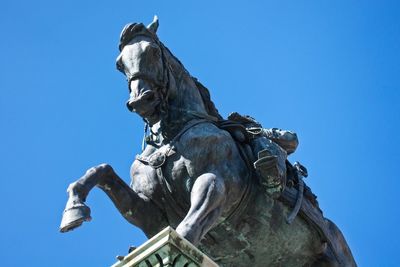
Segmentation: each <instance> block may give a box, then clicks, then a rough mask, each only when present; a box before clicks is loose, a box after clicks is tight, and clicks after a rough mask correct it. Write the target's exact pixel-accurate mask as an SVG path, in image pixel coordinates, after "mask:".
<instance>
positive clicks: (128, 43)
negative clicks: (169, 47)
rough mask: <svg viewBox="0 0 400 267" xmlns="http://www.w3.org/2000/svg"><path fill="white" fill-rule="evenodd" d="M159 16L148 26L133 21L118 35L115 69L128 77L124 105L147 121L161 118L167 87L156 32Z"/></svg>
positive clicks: (164, 63) (162, 57)
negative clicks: (126, 95) (118, 53)
mask: <svg viewBox="0 0 400 267" xmlns="http://www.w3.org/2000/svg"><path fill="white" fill-rule="evenodd" d="M157 28H158V19H157V17H155V18H154V21H153V22H152V23H151V24H150V25H149V26H147V27H145V26H144V25H143V24H141V23H140V24H137V23H132V24H128V25H126V26H125V27H124V29H123V30H122V33H121V38H120V44H119V49H120V52H121V53H120V55H119V56H118V58H117V69H118V70H120V71H121V72H123V73H124V74H125V75H126V77H127V80H128V87H129V93H130V97H129V100H128V102H127V107H128V109H129V110H130V111H134V112H136V113H138V114H139V115H140V116H141V117H143V118H144V119H146V120H147V121H148V122H149V123H150V124H154V123H155V122H157V121H158V120H160V114H161V113H160V109H161V108H162V107H161V106H162V104H163V101H165V99H166V95H167V93H168V92H167V90H168V88H167V87H168V80H169V78H168V75H169V74H168V70H167V67H166V62H165V60H166V59H165V56H164V52H163V48H162V45H161V43H160V42H159V40H158V38H157V36H156V31H157Z"/></svg>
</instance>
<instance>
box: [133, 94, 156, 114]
mask: <svg viewBox="0 0 400 267" xmlns="http://www.w3.org/2000/svg"><path fill="white" fill-rule="evenodd" d="M154 100H155V94H154V92H153V91H150V90H149V91H146V92H144V93H143V94H141V95H140V96H138V97H136V98H132V97H131V98H130V99H129V100H128V101H127V102H126V106H127V108H128V109H129V111H131V112H132V111H134V112H137V113H139V114H140V115H144V114H146V113H148V112H149V111H150V110H152V109H153V106H154V104H153V102H154Z"/></svg>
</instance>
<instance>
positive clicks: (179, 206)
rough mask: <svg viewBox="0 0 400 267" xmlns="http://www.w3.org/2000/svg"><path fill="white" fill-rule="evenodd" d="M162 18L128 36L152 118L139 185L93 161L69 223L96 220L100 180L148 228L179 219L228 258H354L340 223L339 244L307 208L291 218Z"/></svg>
mask: <svg viewBox="0 0 400 267" xmlns="http://www.w3.org/2000/svg"><path fill="white" fill-rule="evenodd" d="M157 26H158V23H157V22H154V23H153V24H151V25H150V26H149V27H148V28H146V27H144V26H143V25H142V24H131V25H129V26H127V27H125V29H124V31H123V33H122V36H121V45H120V50H121V55H120V56H119V58H118V61H117V64H118V67H119V69H120V70H122V71H123V72H125V74H126V75H127V77H128V81H129V87H130V96H131V97H130V100H129V101H128V108H129V109H130V110H133V111H135V112H137V113H138V114H139V115H141V116H142V117H143V118H144V119H146V120H147V121H148V123H149V124H150V125H151V126H152V134H151V136H150V137H149V140H148V142H147V143H148V145H147V147H146V148H145V150H144V151H143V153H142V154H141V155H140V156H138V157H137V159H136V160H135V161H134V162H133V164H132V168H131V178H132V183H131V186H128V185H127V184H125V182H124V181H123V180H122V179H120V178H119V177H118V176H117V174H116V173H115V172H114V170H113V169H112V168H111V166H109V165H107V164H102V165H99V166H97V167H93V168H91V169H90V170H88V171H87V172H86V174H85V175H84V176H83V177H82V178H81V179H79V180H78V181H76V182H74V183H72V184H71V185H70V187H69V189H68V192H69V195H70V198H69V200H68V202H67V206H66V210H65V213H64V217H63V222H62V227H61V231H68V230H71V229H73V228H75V227H77V226H79V225H81V224H82V222H83V221H85V220H89V219H90V210H89V208H88V207H87V206H86V205H85V204H84V201H85V200H86V197H87V195H88V193H89V191H90V190H91V189H92V188H93V187H95V186H98V187H100V188H101V189H102V190H104V192H106V193H107V195H108V196H109V197H110V198H111V199H112V201H113V202H114V204H115V206H116V207H117V208H118V210H119V211H120V212H121V214H122V215H123V216H124V217H125V218H126V219H127V220H128V221H129V222H131V223H132V224H134V225H136V226H138V227H139V228H141V229H142V230H143V231H144V232H145V234H146V235H147V236H149V237H150V236H152V235H154V234H156V233H158V232H159V231H160V230H162V229H163V228H165V227H166V226H168V225H170V226H172V227H174V228H176V230H177V232H178V233H179V234H180V235H182V236H183V237H185V238H186V239H188V240H189V241H190V242H192V243H193V244H195V245H197V246H199V247H200V248H201V249H202V251H204V252H205V253H207V254H209V255H210V256H211V257H212V258H213V259H214V260H215V261H216V262H217V263H218V264H220V265H221V266H325V265H323V264H326V266H340V265H342V266H354V265H355V263H354V260H353V258H352V256H351V252H350V250H349V249H348V247H347V244H346V242H345V240H344V238H343V236H342V235H341V233H340V231H339V230H338V229H337V228H336V227H335V226H334V224H332V223H330V222H329V221H326V225H327V228H331V229H332V230H331V231H330V233H331V234H332V235H333V236H335V237H337V238H336V242H338V243H337V244H331V243H332V242H329V240H326V238H324V237H326V236H325V235H324V234H322V235H321V231H320V229H319V228H318V227H315V226H313V225H310V223H309V222H308V221H307V220H305V219H304V218H303V217H304V216H303V217H302V216H297V217H296V218H295V219H294V221H293V223H291V224H288V223H286V221H285V218H286V217H287V215H288V213H289V212H290V211H291V209H292V207H291V206H290V205H287V203H286V204H285V203H284V201H281V200H279V199H276V198H272V197H271V196H270V195H269V194H267V193H266V192H265V190H264V188H263V187H262V186H261V185H260V184H259V183H258V182H257V180H256V179H254V177H253V176H254V171H253V170H252V166H251V164H249V163H248V162H247V161H248V160H247V161H246V157H244V156H243V153H242V152H241V148H240V145H238V144H237V142H236V141H235V140H234V138H233V137H232V135H231V134H230V133H229V132H227V131H225V130H223V129H221V128H220V127H218V121H220V120H221V119H222V118H221V117H220V116H219V114H218V112H217V111H216V109H215V107H214V106H213V104H212V102H211V101H210V100H209V98H208V97H209V96H208V92H205V91H201V90H204V88H199V83H198V82H197V81H196V80H194V79H193V78H192V77H191V76H190V75H189V73H188V72H187V71H186V70H185V69H184V68H183V66H182V65H181V63H180V62H179V61H178V60H177V59H176V58H175V57H174V56H173V55H172V54H171V53H170V52H169V50H168V49H166V48H165V47H164V46H163V44H162V43H161V42H160V41H159V40H158V38H157V36H156V34H155V31H156V28H157ZM207 96H208V97H207ZM315 209H316V210H317V208H316V207H315ZM318 212H319V211H318ZM320 217H321V218H323V217H322V214H321V215H320ZM330 241H332V240H330ZM327 244H328V245H327ZM335 248H340V249H336V250H335Z"/></svg>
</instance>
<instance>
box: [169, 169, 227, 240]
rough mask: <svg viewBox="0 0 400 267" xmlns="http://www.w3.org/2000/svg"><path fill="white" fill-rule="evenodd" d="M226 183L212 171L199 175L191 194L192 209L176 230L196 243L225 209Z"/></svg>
mask: <svg viewBox="0 0 400 267" xmlns="http://www.w3.org/2000/svg"><path fill="white" fill-rule="evenodd" d="M225 192H226V190H225V184H224V182H223V180H222V179H220V178H219V177H217V175H215V174H212V173H206V174H203V175H201V176H199V177H198V178H197V179H196V182H195V183H194V185H193V188H192V190H191V196H190V203H191V204H190V209H189V212H188V213H187V215H186V217H185V218H184V219H183V221H182V222H181V223H180V224H179V225H178V227H177V228H176V231H177V232H178V233H179V234H180V235H181V236H183V237H184V238H186V239H187V240H189V241H190V242H191V243H193V244H194V245H197V244H198V243H199V242H200V239H201V238H202V237H203V236H204V235H205V234H206V233H207V231H208V230H210V229H211V228H212V226H213V225H214V224H215V222H216V221H217V219H218V218H219V216H220V215H221V213H222V211H223V205H224V203H225V200H226V195H225Z"/></svg>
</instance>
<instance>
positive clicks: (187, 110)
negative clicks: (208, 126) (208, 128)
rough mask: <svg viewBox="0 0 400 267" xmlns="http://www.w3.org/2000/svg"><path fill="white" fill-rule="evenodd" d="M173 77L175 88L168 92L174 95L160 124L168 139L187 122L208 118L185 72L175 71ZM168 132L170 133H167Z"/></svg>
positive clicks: (197, 92) (193, 85)
mask: <svg viewBox="0 0 400 267" xmlns="http://www.w3.org/2000/svg"><path fill="white" fill-rule="evenodd" d="M175 67H176V65H175ZM179 67H180V68H181V66H179ZM173 76H174V83H173V84H174V86H175V88H170V90H173V91H174V92H175V93H174V95H173V96H171V97H170V99H169V100H168V107H167V109H168V112H167V117H166V118H164V119H163V122H162V130H163V132H164V134H163V135H164V136H169V137H173V135H175V134H177V133H178V132H179V131H180V130H181V129H182V128H183V127H184V126H185V124H186V123H187V122H189V121H191V120H193V119H199V118H207V117H209V116H208V113H207V110H206V108H205V105H204V103H203V99H202V97H201V95H200V92H199V89H198V88H197V86H196V84H195V83H194V81H193V79H192V77H190V75H189V74H188V73H187V72H186V71H185V70H180V71H176V69H175V70H174V75H173ZM168 131H170V132H169V133H167V132H168Z"/></svg>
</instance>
